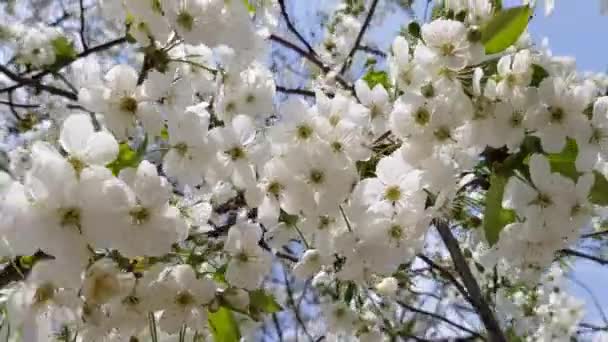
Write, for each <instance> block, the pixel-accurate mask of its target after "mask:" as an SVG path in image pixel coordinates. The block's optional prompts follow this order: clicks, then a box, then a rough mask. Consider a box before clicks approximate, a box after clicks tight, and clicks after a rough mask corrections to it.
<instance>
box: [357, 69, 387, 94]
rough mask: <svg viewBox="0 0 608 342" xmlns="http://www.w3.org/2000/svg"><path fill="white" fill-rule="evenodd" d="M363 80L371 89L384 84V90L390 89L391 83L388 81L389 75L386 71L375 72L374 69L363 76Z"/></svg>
mask: <svg viewBox="0 0 608 342" xmlns="http://www.w3.org/2000/svg"><path fill="white" fill-rule="evenodd" d="M363 80H364V81H365V82H367V85H368V86H369V88H370V89H372V88H374V87H375V86H376V84H382V86H383V87H384V89H389V88H390V82H389V81H388V74H387V73H386V71H375V70H373V69H372V70H370V71H368V72H367V74H365V76H363Z"/></svg>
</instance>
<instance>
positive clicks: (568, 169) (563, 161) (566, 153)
mask: <svg viewBox="0 0 608 342" xmlns="http://www.w3.org/2000/svg"><path fill="white" fill-rule="evenodd" d="M577 155H578V147H577V146H576V141H575V140H574V139H568V141H567V143H566V147H564V149H563V150H562V151H561V152H560V153H551V154H548V155H547V159H548V160H549V163H550V164H551V171H553V172H558V173H560V174H562V175H564V176H566V177H568V178H570V179H572V180H573V181H575V182H576V180H577V179H578V176H579V173H578V171H576V165H575V161H576V156H577Z"/></svg>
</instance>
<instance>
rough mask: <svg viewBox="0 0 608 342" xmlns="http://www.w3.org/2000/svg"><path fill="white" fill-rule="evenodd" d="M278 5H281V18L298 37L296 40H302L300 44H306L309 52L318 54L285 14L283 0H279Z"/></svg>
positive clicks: (285, 9)
mask: <svg viewBox="0 0 608 342" xmlns="http://www.w3.org/2000/svg"><path fill="white" fill-rule="evenodd" d="M279 5H280V6H281V15H282V16H283V19H285V23H286V24H287V28H288V29H289V31H291V32H292V33H293V34H294V35H295V36H296V37H298V40H299V41H300V42H302V44H304V46H306V49H308V52H309V53H311V54H313V55H315V56H318V54H317V52H316V51H315V50H314V49H313V48H312V46H311V45H310V43H308V41H307V40H306V38H304V36H303V35H302V34H301V33H300V32H299V31H298V30H297V29H296V27H295V26H294V24H293V23H292V22H291V19H290V18H289V14H287V8H286V6H285V0H279Z"/></svg>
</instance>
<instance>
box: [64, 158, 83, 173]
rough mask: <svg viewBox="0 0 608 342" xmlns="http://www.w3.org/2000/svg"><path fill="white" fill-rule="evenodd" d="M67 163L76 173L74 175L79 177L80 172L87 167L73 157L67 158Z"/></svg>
mask: <svg viewBox="0 0 608 342" xmlns="http://www.w3.org/2000/svg"><path fill="white" fill-rule="evenodd" d="M68 162H69V163H70V164H72V167H73V168H74V171H76V175H80V172H81V171H82V170H84V168H85V167H86V166H87V164H85V163H84V162H83V161H82V160H80V159H78V158H75V157H70V158H68Z"/></svg>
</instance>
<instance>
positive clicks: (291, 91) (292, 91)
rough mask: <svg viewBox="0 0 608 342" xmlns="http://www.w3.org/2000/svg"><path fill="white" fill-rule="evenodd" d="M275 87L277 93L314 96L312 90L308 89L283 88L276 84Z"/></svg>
mask: <svg viewBox="0 0 608 342" xmlns="http://www.w3.org/2000/svg"><path fill="white" fill-rule="evenodd" d="M276 89H277V91H278V92H279V93H283V94H295V95H302V96H308V97H315V95H316V94H315V92H314V91H312V90H308V89H298V88H285V87H282V86H277V87H276Z"/></svg>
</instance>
